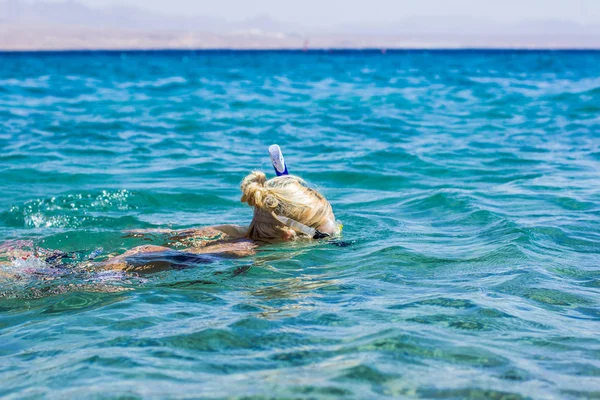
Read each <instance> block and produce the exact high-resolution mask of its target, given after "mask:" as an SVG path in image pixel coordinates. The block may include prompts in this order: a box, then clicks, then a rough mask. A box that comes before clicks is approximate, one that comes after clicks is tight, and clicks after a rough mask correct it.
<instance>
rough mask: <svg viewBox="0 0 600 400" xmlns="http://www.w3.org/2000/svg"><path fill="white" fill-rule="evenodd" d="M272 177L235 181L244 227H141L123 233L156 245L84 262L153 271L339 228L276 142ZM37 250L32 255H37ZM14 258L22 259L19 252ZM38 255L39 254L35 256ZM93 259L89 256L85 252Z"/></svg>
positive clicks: (260, 174) (272, 149)
mask: <svg viewBox="0 0 600 400" xmlns="http://www.w3.org/2000/svg"><path fill="white" fill-rule="evenodd" d="M269 153H270V154H271V159H272V161H273V167H274V168H275V172H276V174H277V176H276V177H274V178H272V179H269V180H267V177H266V175H265V174H264V173H263V172H259V171H254V172H252V173H250V174H249V175H248V176H246V177H245V178H244V179H243V180H242V182H241V186H240V188H241V191H242V196H241V201H242V202H243V203H246V204H248V205H249V206H250V207H252V208H253V218H252V221H251V223H250V225H249V226H248V227H242V226H237V225H220V226H212V227H204V228H192V229H183V230H169V229H146V230H132V231H127V232H126V237H138V238H150V239H152V240H156V239H159V240H161V242H160V244H161V245H160V246H158V245H144V246H138V247H135V248H133V249H131V250H128V251H127V252H125V253H123V254H121V255H118V256H115V257H112V258H109V259H108V260H104V261H102V262H93V261H90V262H88V263H87V265H88V267H86V268H91V269H93V270H97V269H100V270H107V269H108V270H120V271H133V272H157V271H162V270H166V269H173V268H175V269H178V268H187V267H191V266H195V265H198V264H204V263H211V262H214V261H215V260H217V259H222V258H238V257H245V256H249V255H252V254H254V253H255V251H256V248H257V247H258V246H259V245H261V244H263V243H273V242H282V241H291V240H302V239H304V240H316V239H322V238H326V237H333V236H335V235H336V234H337V233H339V230H340V229H341V228H340V227H338V224H337V223H336V220H335V216H334V214H333V210H332V208H331V205H330V204H329V202H328V201H327V199H325V197H324V196H323V195H322V194H320V193H319V192H318V191H316V190H315V189H312V188H310V187H308V186H307V184H306V183H305V182H304V181H303V180H302V179H301V178H299V177H297V176H293V175H289V174H288V170H287V167H286V165H285V161H284V159H283V156H282V155H281V150H280V149H279V146H277V145H273V146H271V147H270V148H269ZM39 254H40V253H39V250H38V252H36V253H35V254H33V253H32V256H34V257H38V255H39ZM52 254H53V256H52V258H46V257H43V259H44V260H46V261H48V264H51V263H50V261H53V262H54V264H56V265H54V264H53V265H52V267H53V268H61V265H62V263H63V261H62V260H68V258H69V256H70V255H69V254H66V253H60V252H57V254H54V253H52ZM19 257H21V258H23V259H26V258H27V256H24V255H22V254H20V255H19ZM40 258H42V257H40ZM90 258H94V257H90Z"/></svg>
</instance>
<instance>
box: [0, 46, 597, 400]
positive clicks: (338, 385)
mask: <svg viewBox="0 0 600 400" xmlns="http://www.w3.org/2000/svg"><path fill="white" fill-rule="evenodd" d="M274 143H276V144H279V145H280V146H281V149H282V151H283V154H284V156H285V159H286V162H287V165H288V169H289V171H290V173H292V174H296V175H298V176H301V177H302V178H304V179H305V180H306V181H307V182H308V183H309V185H311V187H314V188H316V189H317V190H319V191H320V192H321V193H323V194H324V195H325V196H326V197H327V198H328V199H329V201H330V202H331V204H332V206H333V209H334V212H335V215H336V218H337V219H338V220H339V221H340V222H341V223H342V224H343V225H344V228H343V234H342V237H340V238H337V239H335V240H322V241H318V242H312V243H307V242H288V243H279V244H269V245H265V246H262V247H260V248H259V249H258V251H257V253H256V254H255V255H252V256H248V257H244V258H238V259H217V260H216V261H215V262H213V263H210V264H206V263H202V264H198V265H188V266H187V267H186V268H175V269H172V270H166V271H160V272H154V273H134V272H112V271H105V270H102V269H98V268H95V267H94V266H95V265H97V264H96V263H95V262H92V261H93V260H99V259H100V260H102V259H105V260H106V259H108V258H110V257H113V256H115V255H118V254H120V253H123V252H125V251H126V250H128V249H131V248H133V247H135V246H138V245H142V244H156V243H157V241H160V240H159V239H160V238H156V237H153V236H152V235H150V237H142V238H140V237H131V235H128V234H127V232H126V231H127V230H132V229H151V228H161V229H181V228H191V227H202V226H210V225H215V224H216V225H219V224H240V225H247V224H249V222H250V220H251V218H252V210H251V209H250V207H248V206H247V205H245V204H243V203H241V202H240V196H241V193H240V189H239V183H240V181H241V180H242V179H243V178H244V177H245V176H246V175H247V174H248V173H250V172H251V171H253V170H262V171H264V172H265V173H266V174H267V175H268V176H269V177H272V176H274V171H273V169H272V166H271V163H270V160H269V155H268V151H267V149H268V147H269V145H271V144H274ZM0 150H1V151H0V193H1V196H0V264H1V265H0V397H2V398H6V399H37V398H48V399H65V398H92V399H112V398H115V399H116V398H123V399H137V398H156V399H159V398H160V399H162V398H178V399H188V398H189V399H191V398H232V399H236V398H239V399H241V398H243V399H358V398H360V399H375V398H407V399H495V400H500V399H503V400H518V399H593V398H600V52H593V51H504V50H498V51H488V50H470V51H466V50H465V51H432V50H411V51H391V50H390V51H387V52H382V51H379V50H364V51H360V50H349V51H341V50H332V51H331V50H330V51H325V50H323V51H320V50H313V51H308V52H303V51H123V52H121V51H114V52H102V51H99V52H93V51H92V52H23V53H0ZM32 250H33V251H37V252H42V253H43V252H45V254H55V253H56V252H57V251H61V252H64V253H65V254H69V257H67V258H66V259H63V260H62V261H61V263H62V265H61V266H60V267H57V266H56V265H54V264H52V265H50V264H49V263H48V262H47V261H45V259H44V257H41V258H35V257H30V256H28V255H27V254H28V251H29V252H31V251H32Z"/></svg>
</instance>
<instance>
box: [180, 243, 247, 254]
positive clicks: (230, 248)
mask: <svg viewBox="0 0 600 400" xmlns="http://www.w3.org/2000/svg"><path fill="white" fill-rule="evenodd" d="M257 247H258V245H256V243H253V242H250V241H243V242H235V243H220V244H214V245H212V246H209V247H191V248H189V249H185V250H184V251H185V252H188V253H193V254H211V255H216V256H220V257H224V258H242V257H248V256H252V255H254V254H256V248H257Z"/></svg>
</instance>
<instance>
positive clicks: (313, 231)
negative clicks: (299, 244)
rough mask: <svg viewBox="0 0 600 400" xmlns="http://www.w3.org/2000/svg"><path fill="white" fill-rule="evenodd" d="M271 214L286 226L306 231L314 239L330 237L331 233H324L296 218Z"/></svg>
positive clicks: (302, 231)
mask: <svg viewBox="0 0 600 400" xmlns="http://www.w3.org/2000/svg"><path fill="white" fill-rule="evenodd" d="M271 215H273V218H275V219H276V220H277V221H279V222H281V223H282V224H284V225H285V226H287V227H289V228H292V229H293V230H295V231H297V232H301V233H304V234H305V235H307V236H308V237H311V238H313V239H323V238H326V237H329V235H328V234H327V233H323V232H320V231H319V230H318V229H314V228H311V227H310V226H306V225H304V224H303V223H300V222H298V221H296V220H295V219H291V218H288V217H284V216H281V215H277V214H275V213H271Z"/></svg>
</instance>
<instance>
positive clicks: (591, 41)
mask: <svg viewBox="0 0 600 400" xmlns="http://www.w3.org/2000/svg"><path fill="white" fill-rule="evenodd" d="M307 45H308V46H310V47H313V48H321V47H322V48H338V47H339V48H349V47H355V48H356V47H358V48H364V47H374V48H382V47H385V48H415V47H419V48H466V47H478V48H481V47H491V48H498V47H502V48H598V49H600V24H596V25H588V26H583V25H579V24H576V23H571V22H565V21H529V22H522V23H517V24H501V23H497V22H494V21H483V20H475V19H472V18H468V17H465V18H455V17H452V18H443V17H437V18H433V17H414V18H405V19H402V20H400V21H398V22H396V23H387V24H376V23H361V22H357V23H351V24H344V25H336V26H329V27H326V28H323V27H313V26H310V25H306V26H299V25H292V24H286V23H282V22H278V21H275V20H273V19H272V18H270V17H269V16H267V15H259V16H256V17H254V18H251V19H246V20H241V21H230V20H226V19H221V18H212V17H195V16H177V15H163V14H159V13H154V12H149V11H145V10H142V9H138V8H134V7H128V6H112V7H107V8H102V9H96V8H91V7H88V6H86V5H84V4H82V3H79V2H77V1H73V0H69V1H66V2H62V3H61V2H58V3H57V2H44V1H34V2H26V1H24V0H3V1H2V0H0V49H4V50H45V49H47V50H54V49H128V48H131V49H154V48H302V47H303V46H307Z"/></svg>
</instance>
